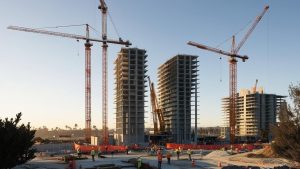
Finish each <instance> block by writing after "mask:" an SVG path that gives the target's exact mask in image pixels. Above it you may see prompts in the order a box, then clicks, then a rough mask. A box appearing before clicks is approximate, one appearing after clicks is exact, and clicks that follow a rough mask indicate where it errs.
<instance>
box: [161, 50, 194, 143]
mask: <svg viewBox="0 0 300 169" xmlns="http://www.w3.org/2000/svg"><path fill="white" fill-rule="evenodd" d="M197 58H198V56H191V55H176V56H174V57H173V58H171V59H169V60H168V61H166V62H165V63H164V64H162V65H161V66H160V67H159V69H158V97H159V103H160V105H161V108H162V109H163V112H164V120H165V128H166V132H168V133H170V134H171V138H172V141H174V142H176V143H190V142H191V141H192V140H191V133H192V131H191V130H192V129H191V127H192V125H194V126H195V128H197V120H198V117H197V80H198V79H197V78H198V77H197V72H198V61H197ZM193 115H194V116H193ZM193 133H195V134H196V135H197V132H193ZM194 138H197V136H195V137H194Z"/></svg>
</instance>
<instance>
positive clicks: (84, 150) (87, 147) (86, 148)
mask: <svg viewBox="0 0 300 169" xmlns="http://www.w3.org/2000/svg"><path fill="white" fill-rule="evenodd" d="M74 149H75V150H77V149H79V150H80V152H82V153H90V152H91V151H92V150H95V151H99V150H100V151H101V152H106V151H107V152H112V151H118V152H125V151H126V146H114V145H107V146H106V145H100V146H92V145H79V144H76V143H74Z"/></svg>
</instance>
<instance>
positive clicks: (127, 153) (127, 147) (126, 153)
mask: <svg viewBox="0 0 300 169" xmlns="http://www.w3.org/2000/svg"><path fill="white" fill-rule="evenodd" d="M126 154H127V155H128V146H126Z"/></svg>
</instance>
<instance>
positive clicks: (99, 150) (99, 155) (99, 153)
mask: <svg viewBox="0 0 300 169" xmlns="http://www.w3.org/2000/svg"><path fill="white" fill-rule="evenodd" d="M100 157H101V148H100V147H99V148H98V158H100Z"/></svg>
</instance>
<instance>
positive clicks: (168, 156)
mask: <svg viewBox="0 0 300 169" xmlns="http://www.w3.org/2000/svg"><path fill="white" fill-rule="evenodd" d="M171 157H172V154H171V153H170V152H169V151H168V152H167V159H168V164H169V165H170V164H171Z"/></svg>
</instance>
